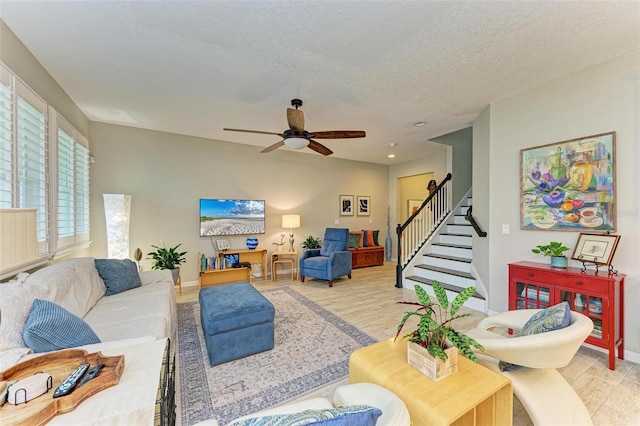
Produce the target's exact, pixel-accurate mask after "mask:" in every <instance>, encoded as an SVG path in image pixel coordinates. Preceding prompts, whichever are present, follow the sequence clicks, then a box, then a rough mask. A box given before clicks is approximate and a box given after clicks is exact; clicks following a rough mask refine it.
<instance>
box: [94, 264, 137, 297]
mask: <svg viewBox="0 0 640 426" xmlns="http://www.w3.org/2000/svg"><path fill="white" fill-rule="evenodd" d="M95 263H96V269H97V270H98V273H99V274H100V278H102V281H104V285H105V286H106V287H107V291H106V292H105V293H104V295H105V296H113V295H114V294H118V293H122V292H123V291H126V290H131V289H132V288H136V287H140V286H141V285H142V282H141V281H140V275H138V267H137V266H136V264H135V263H133V261H131V260H129V259H96V260H95Z"/></svg>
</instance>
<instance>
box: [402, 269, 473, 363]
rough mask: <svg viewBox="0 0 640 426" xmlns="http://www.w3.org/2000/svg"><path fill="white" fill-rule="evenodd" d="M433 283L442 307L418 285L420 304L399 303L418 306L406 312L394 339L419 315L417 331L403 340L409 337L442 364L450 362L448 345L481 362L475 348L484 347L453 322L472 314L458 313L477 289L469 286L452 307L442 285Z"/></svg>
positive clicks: (406, 335) (454, 300)
mask: <svg viewBox="0 0 640 426" xmlns="http://www.w3.org/2000/svg"><path fill="white" fill-rule="evenodd" d="M432 284H433V291H434V293H435V294H436V298H437V299H438V303H439V304H438V303H435V302H433V301H432V300H431V297H429V294H427V292H426V290H425V289H424V288H423V287H422V286H420V285H417V284H416V286H415V290H416V295H417V296H418V302H398V303H400V304H404V305H412V306H417V308H416V309H415V310H414V311H409V312H405V314H404V316H403V317H402V320H401V321H400V324H399V325H398V331H397V333H396V337H395V339H397V338H398V336H399V335H400V333H401V332H402V330H403V329H404V327H405V325H406V324H407V321H408V320H409V318H411V317H414V316H417V317H419V321H418V325H417V328H416V329H415V330H413V331H412V332H409V333H407V334H405V335H404V336H403V338H408V339H409V341H411V342H414V343H417V344H418V345H420V346H422V347H424V348H426V349H427V351H428V352H429V354H430V355H431V356H433V357H434V358H435V357H438V358H440V359H441V360H442V361H446V359H447V354H446V352H445V351H444V350H445V349H446V348H447V347H449V346H455V347H456V348H457V349H458V351H459V352H460V353H461V354H462V355H463V356H464V357H466V358H468V359H470V360H471V361H473V362H478V358H477V357H476V355H475V354H474V352H473V349H472V348H476V349H478V350H484V347H483V346H482V345H481V344H480V343H478V342H477V341H475V340H474V339H472V338H471V337H469V336H467V335H466V334H464V333H461V332H459V331H456V330H455V329H454V328H453V326H452V322H453V321H454V320H456V319H458V318H464V317H468V316H470V315H471V314H470V313H464V314H458V310H459V309H460V308H461V307H462V305H463V304H464V303H465V302H466V301H467V300H469V298H470V297H472V296H473V295H474V294H475V292H476V288H475V287H468V288H466V289H465V290H463V291H461V292H460V293H458V295H457V296H456V297H455V298H454V299H453V302H451V305H449V298H448V297H447V292H446V290H445V289H444V287H443V286H442V284H440V283H439V282H437V281H433V283H432ZM395 339H394V340H395Z"/></svg>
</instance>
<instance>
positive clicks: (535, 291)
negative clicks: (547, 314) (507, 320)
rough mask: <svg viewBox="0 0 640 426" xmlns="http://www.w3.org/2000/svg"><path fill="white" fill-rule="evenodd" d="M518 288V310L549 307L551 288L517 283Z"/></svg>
mask: <svg viewBox="0 0 640 426" xmlns="http://www.w3.org/2000/svg"><path fill="white" fill-rule="evenodd" d="M516 286H517V293H516V309H542V308H546V307H548V306H549V297H550V290H549V287H545V286H541V285H537V284H528V283H523V282H518V283H516Z"/></svg>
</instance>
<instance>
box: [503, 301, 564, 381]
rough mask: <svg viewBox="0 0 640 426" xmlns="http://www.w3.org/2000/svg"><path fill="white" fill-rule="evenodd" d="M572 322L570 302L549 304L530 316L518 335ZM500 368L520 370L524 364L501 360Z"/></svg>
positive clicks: (529, 333)
mask: <svg viewBox="0 0 640 426" xmlns="http://www.w3.org/2000/svg"><path fill="white" fill-rule="evenodd" d="M570 323H571V309H570V307H569V303H568V302H562V303H558V304H557V305H553V306H549V307H548V308H546V309H543V310H541V311H540V312H538V313H537V314H535V315H533V316H532V317H531V318H529V321H527V322H526V323H525V324H524V326H523V327H522V330H520V332H519V333H518V334H517V336H531V335H534V334H540V333H546V332H547V331H553V330H559V329H561V328H565V327H567V326H568V325H569V324H570ZM517 336H516V337H517ZM498 368H500V371H515V370H520V369H521V368H522V366H521V365H518V364H511V363H510V362H505V361H500V362H499V363H498Z"/></svg>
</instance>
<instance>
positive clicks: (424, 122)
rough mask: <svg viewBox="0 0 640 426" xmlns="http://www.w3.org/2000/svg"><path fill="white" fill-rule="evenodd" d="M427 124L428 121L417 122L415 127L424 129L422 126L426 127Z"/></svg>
mask: <svg viewBox="0 0 640 426" xmlns="http://www.w3.org/2000/svg"><path fill="white" fill-rule="evenodd" d="M426 124H427V122H426V121H416V122H415V123H413V125H414V126H416V127H422V126H424V125H426Z"/></svg>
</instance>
